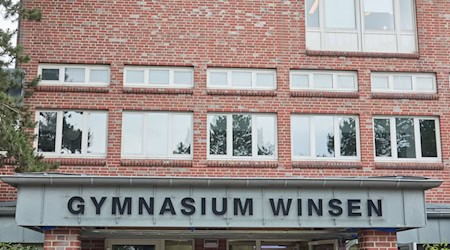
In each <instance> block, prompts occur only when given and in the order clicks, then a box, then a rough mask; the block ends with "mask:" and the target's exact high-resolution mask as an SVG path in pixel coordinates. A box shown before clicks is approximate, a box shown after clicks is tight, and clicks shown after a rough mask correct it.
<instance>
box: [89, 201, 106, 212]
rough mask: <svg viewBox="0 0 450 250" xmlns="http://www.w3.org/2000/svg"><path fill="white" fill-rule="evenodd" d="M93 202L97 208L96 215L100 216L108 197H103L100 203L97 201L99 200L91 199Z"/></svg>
mask: <svg viewBox="0 0 450 250" xmlns="http://www.w3.org/2000/svg"><path fill="white" fill-rule="evenodd" d="M91 201H92V203H93V204H94V206H95V214H100V212H101V209H102V206H103V203H105V201H106V197H102V198H101V199H100V201H97V198H95V197H91Z"/></svg>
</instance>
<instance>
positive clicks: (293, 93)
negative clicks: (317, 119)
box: [291, 90, 359, 98]
mask: <svg viewBox="0 0 450 250" xmlns="http://www.w3.org/2000/svg"><path fill="white" fill-rule="evenodd" d="M291 96H292V97H322V98H359V93H358V92H332V91H316V90H314V91H313V90H296V91H291Z"/></svg>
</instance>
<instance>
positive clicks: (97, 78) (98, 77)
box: [89, 69, 109, 83]
mask: <svg viewBox="0 0 450 250" xmlns="http://www.w3.org/2000/svg"><path fill="white" fill-rule="evenodd" d="M89 82H101V83H108V82H109V70H107V69H92V70H91V75H90V79H89Z"/></svg>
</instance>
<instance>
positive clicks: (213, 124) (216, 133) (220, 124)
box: [209, 115, 227, 155]
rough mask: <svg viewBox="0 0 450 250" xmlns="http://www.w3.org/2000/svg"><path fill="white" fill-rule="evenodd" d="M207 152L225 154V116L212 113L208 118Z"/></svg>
mask: <svg viewBox="0 0 450 250" xmlns="http://www.w3.org/2000/svg"><path fill="white" fill-rule="evenodd" d="M209 154H211V155H226V154H227V117H226V116H224V115H213V116H211V117H210V119H209Z"/></svg>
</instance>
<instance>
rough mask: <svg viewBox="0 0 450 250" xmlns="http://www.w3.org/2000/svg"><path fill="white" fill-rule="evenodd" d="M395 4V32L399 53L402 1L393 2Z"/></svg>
mask: <svg viewBox="0 0 450 250" xmlns="http://www.w3.org/2000/svg"><path fill="white" fill-rule="evenodd" d="M392 2H393V3H394V6H393V8H394V30H395V40H396V42H397V44H396V48H397V51H400V30H401V27H400V26H401V25H400V1H392Z"/></svg>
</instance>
